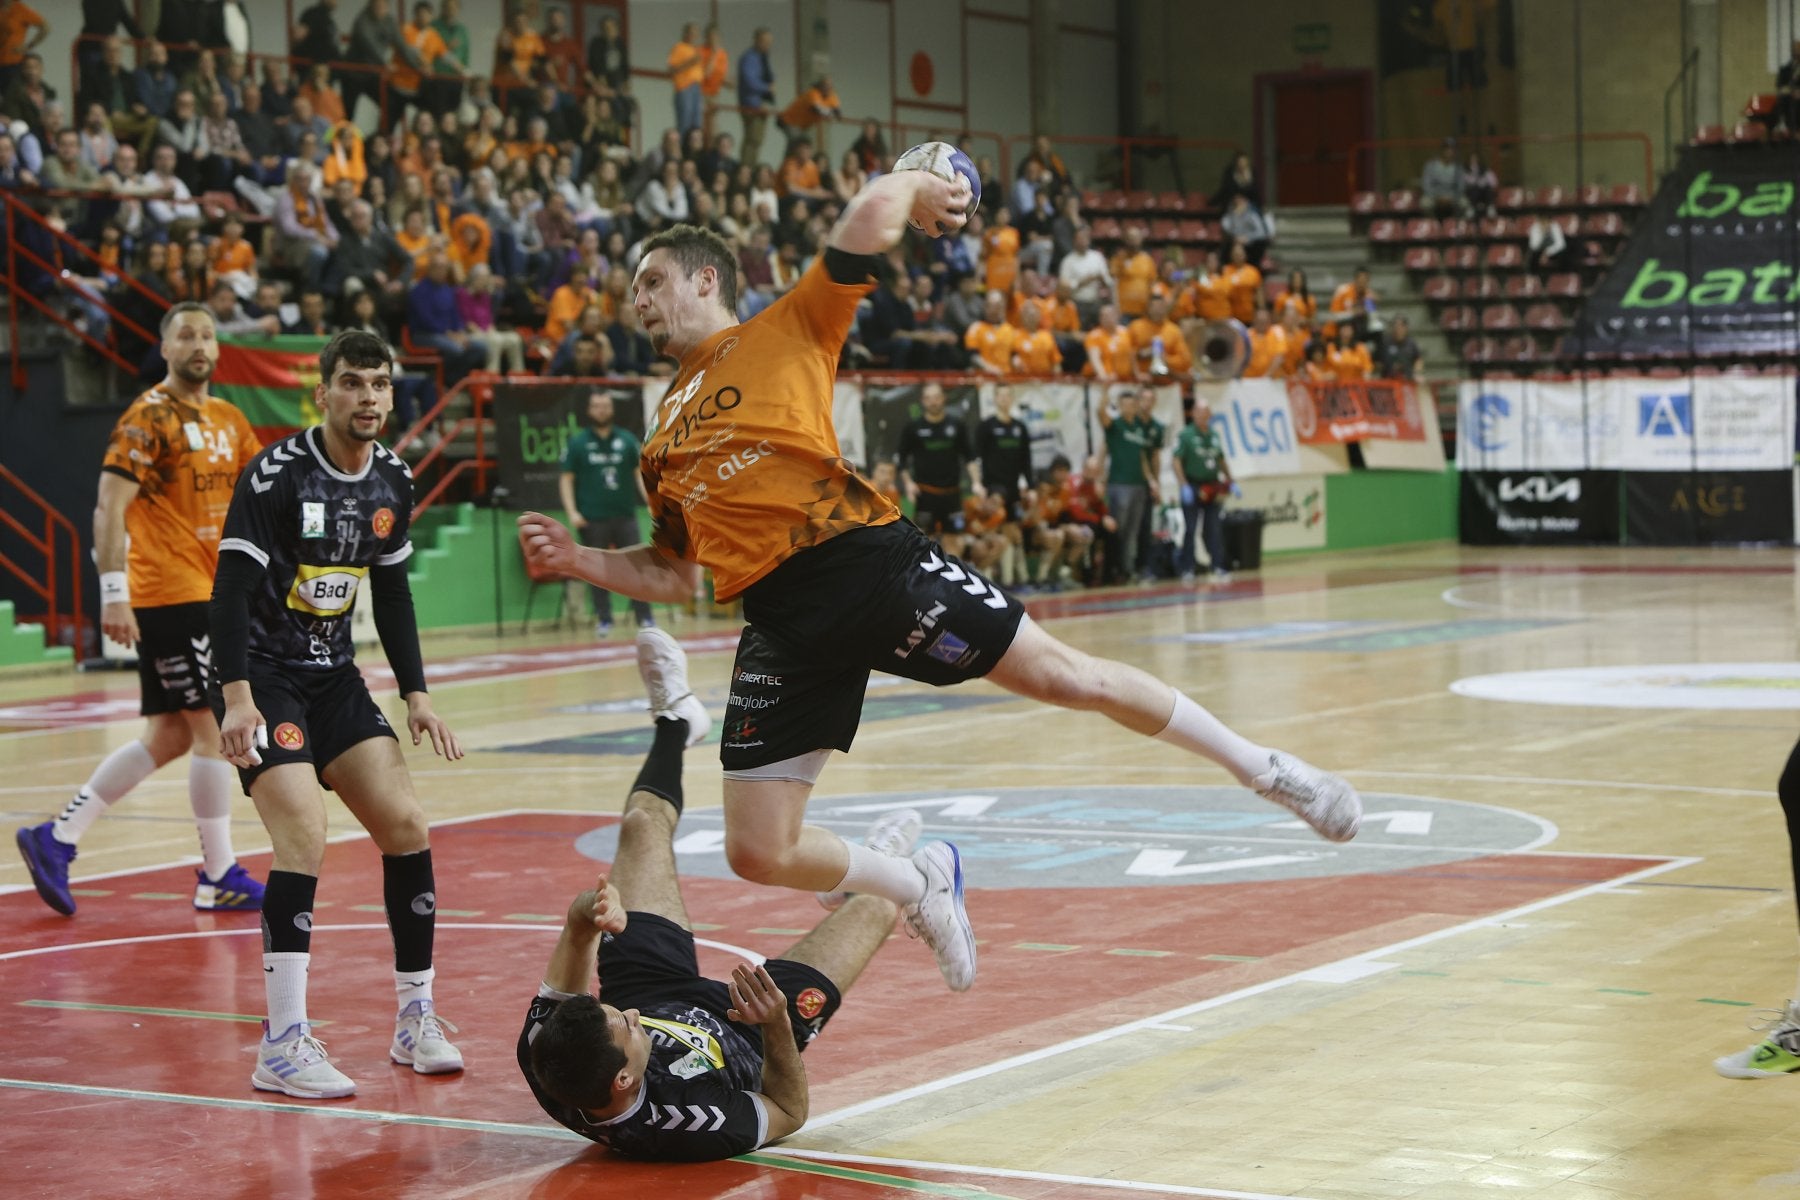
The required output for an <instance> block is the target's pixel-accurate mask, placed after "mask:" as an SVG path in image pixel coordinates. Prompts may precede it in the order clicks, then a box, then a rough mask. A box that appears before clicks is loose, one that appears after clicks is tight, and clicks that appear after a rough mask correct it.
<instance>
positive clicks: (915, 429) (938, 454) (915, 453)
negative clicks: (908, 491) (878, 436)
mask: <svg viewBox="0 0 1800 1200" xmlns="http://www.w3.org/2000/svg"><path fill="white" fill-rule="evenodd" d="M969 449H970V447H969V434H968V430H967V429H966V428H965V427H964V426H963V423H962V421H960V420H959V419H957V418H956V417H955V416H953V415H951V414H948V413H946V414H945V416H944V419H943V420H941V421H927V420H926V419H925V418H924V417H917V418H915V419H913V420H911V421H908V422H907V423H906V425H905V426H903V427H902V428H901V430H900V450H899V455H898V457H899V459H900V462H899V466H900V467H902V468H903V469H904V470H905V471H906V472H907V473H908V474H909V475H911V476H912V481H913V482H914V483H917V484H922V485H924V486H925V487H929V488H936V489H938V490H939V491H947V492H954V491H958V490H960V489H961V487H962V467H963V463H965V462H967V461H968V459H969Z"/></svg>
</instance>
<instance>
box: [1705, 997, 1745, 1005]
mask: <svg viewBox="0 0 1800 1200" xmlns="http://www.w3.org/2000/svg"><path fill="white" fill-rule="evenodd" d="M1700 1003H1702V1004H1723V1005H1725V1006H1727V1007H1728V1008H1749V1007H1750V1006H1751V1002H1750V1001H1748V1000H1720V999H1717V998H1715V997H1713V996H1702V997H1700Z"/></svg>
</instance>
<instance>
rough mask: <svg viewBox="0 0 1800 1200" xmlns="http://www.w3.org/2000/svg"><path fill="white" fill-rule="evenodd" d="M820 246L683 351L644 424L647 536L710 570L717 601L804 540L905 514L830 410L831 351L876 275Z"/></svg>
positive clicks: (804, 546) (803, 546)
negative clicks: (843, 275)
mask: <svg viewBox="0 0 1800 1200" xmlns="http://www.w3.org/2000/svg"><path fill="white" fill-rule="evenodd" d="M824 258H825V256H824V255H820V256H819V257H818V258H817V259H815V260H814V261H813V264H812V266H811V267H809V268H808V269H807V270H806V272H805V273H804V274H803V275H801V277H800V282H799V283H797V284H796V285H795V286H794V287H793V289H792V290H791V291H789V292H788V293H787V294H786V295H785V296H783V297H782V298H781V299H779V300H777V301H776V302H775V303H774V304H772V305H770V306H769V307H768V308H767V309H765V310H764V311H763V312H761V313H759V314H758V315H757V316H755V317H754V318H752V319H751V320H749V321H746V322H744V323H743V324H741V325H734V326H732V327H731V328H729V329H725V330H722V331H720V332H719V333H716V334H714V335H713V336H712V337H710V338H708V339H706V341H704V342H702V343H701V344H700V345H699V346H697V347H695V348H694V349H693V350H692V351H690V352H689V353H688V355H687V357H685V358H684V359H683V360H682V362H681V367H680V370H679V371H678V372H677V373H676V375H675V378H674V380H673V382H671V383H670V385H669V390H668V392H667V393H666V394H665V395H664V396H663V399H662V401H661V402H660V403H659V404H657V405H656V406H655V408H654V409H653V410H652V412H651V415H650V419H649V421H648V424H647V428H646V432H645V435H644V455H643V476H644V486H645V490H646V491H647V492H648V493H649V496H650V518H651V526H652V530H653V532H652V535H651V537H652V540H653V542H654V543H655V544H656V546H657V547H658V548H660V549H661V550H663V551H664V552H665V553H668V554H670V555H672V556H674V557H676V558H679V559H683V560H685V561H687V562H695V563H699V564H700V565H701V566H704V567H707V568H709V569H711V571H712V573H713V587H714V592H715V594H716V595H717V596H718V598H719V599H721V600H729V599H731V598H732V597H733V596H736V595H737V594H738V593H740V592H742V591H743V590H744V589H745V588H747V587H749V586H750V585H751V584H753V583H755V582H756V581H757V580H758V579H761V578H762V577H763V576H764V575H767V574H768V573H769V572H770V571H772V570H774V569H775V567H776V566H778V565H779V564H781V563H782V562H784V561H785V560H786V559H788V558H789V557H791V556H792V555H794V554H796V553H798V552H800V551H802V550H805V549H807V548H808V547H810V546H816V545H818V544H819V543H821V542H824V541H828V540H830V539H831V538H833V537H836V536H837V535H838V534H840V533H848V532H850V531H851V530H854V529H860V528H863V527H864V526H868V525H886V524H888V523H889V522H891V521H894V520H897V519H898V518H899V516H900V510H899V509H897V508H895V507H894V505H893V504H892V503H891V502H890V501H888V500H886V499H885V498H883V497H882V496H881V494H880V493H878V492H877V491H876V490H875V486H874V485H873V484H871V483H870V482H869V481H868V480H867V479H864V478H863V477H862V476H861V475H859V474H857V473H856V470H855V467H854V466H853V465H852V464H851V463H850V461H849V460H848V459H846V458H844V457H843V454H842V452H841V451H840V449H839V448H838V440H837V430H836V429H835V428H834V427H833V425H832V420H831V409H832V389H833V385H834V383H835V381H836V377H837V360H838V354H839V352H840V351H841V350H842V349H843V345H844V339H845V337H846V336H848V334H849V332H850V325H851V322H852V321H853V320H854V319H855V315H856V306H857V304H858V303H859V302H860V301H861V300H862V298H863V297H864V296H866V295H868V293H869V292H870V290H871V289H872V288H873V286H874V285H873V283H872V282H870V283H855V284H841V283H837V282H834V281H833V280H832V278H831V276H830V275H829V274H827V272H826V269H825V261H824Z"/></svg>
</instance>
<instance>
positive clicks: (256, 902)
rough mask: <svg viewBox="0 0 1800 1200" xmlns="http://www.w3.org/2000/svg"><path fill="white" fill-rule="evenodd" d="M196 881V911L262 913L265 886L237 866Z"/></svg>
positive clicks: (201, 872)
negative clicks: (210, 877) (213, 876)
mask: <svg viewBox="0 0 1800 1200" xmlns="http://www.w3.org/2000/svg"><path fill="white" fill-rule="evenodd" d="M194 878H195V879H196V880H198V881H199V882H197V883H195V884H194V907H195V908H197V909H200V910H201V911H202V912H261V911H262V902H263V885H262V884H260V883H258V882H256V880H255V879H253V878H252V877H251V875H250V872H248V871H246V870H244V868H243V867H241V866H239V865H238V864H237V863H232V864H231V865H230V866H229V867H227V868H226V869H225V874H223V875H221V876H219V878H218V879H217V880H211V879H208V878H207V877H206V872H205V871H204V870H197V871H195V872H194ZM39 890H40V891H42V890H43V889H41V888H40V889H39Z"/></svg>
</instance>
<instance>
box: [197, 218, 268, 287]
mask: <svg viewBox="0 0 1800 1200" xmlns="http://www.w3.org/2000/svg"><path fill="white" fill-rule="evenodd" d="M207 263H208V265H209V266H210V267H211V268H212V275H213V278H214V279H216V280H218V281H219V282H220V283H229V284H230V285H231V290H232V291H234V292H236V293H237V295H238V299H240V300H248V299H249V298H250V297H252V296H254V295H255V294H256V283H257V278H256V247H254V246H252V245H251V244H250V243H249V242H248V241H246V240H245V239H244V219H243V218H242V217H240V216H238V215H237V214H236V213H234V212H228V213H226V214H225V224H224V230H223V232H222V233H221V234H220V235H219V236H218V237H217V238H215V239H214V240H213V244H212V248H211V250H210V252H209V253H208V256H207Z"/></svg>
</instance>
